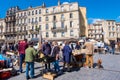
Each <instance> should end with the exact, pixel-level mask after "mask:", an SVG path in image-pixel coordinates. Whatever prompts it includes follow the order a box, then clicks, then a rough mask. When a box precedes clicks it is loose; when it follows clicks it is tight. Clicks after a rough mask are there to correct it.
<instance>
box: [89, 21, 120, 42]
mask: <svg viewBox="0 0 120 80" xmlns="http://www.w3.org/2000/svg"><path fill="white" fill-rule="evenodd" d="M88 35H89V38H94V39H100V40H103V41H104V42H106V43H110V41H112V40H115V41H117V39H120V23H117V22H116V21H115V20H102V21H97V22H95V23H93V24H90V25H89V29H88Z"/></svg>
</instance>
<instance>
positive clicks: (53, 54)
mask: <svg viewBox="0 0 120 80" xmlns="http://www.w3.org/2000/svg"><path fill="white" fill-rule="evenodd" d="M59 52H60V47H59V46H58V43H57V42H55V41H53V42H52V50H51V57H53V58H55V61H53V62H52V64H53V65H54V69H55V71H56V72H59V71H60V67H59Z"/></svg>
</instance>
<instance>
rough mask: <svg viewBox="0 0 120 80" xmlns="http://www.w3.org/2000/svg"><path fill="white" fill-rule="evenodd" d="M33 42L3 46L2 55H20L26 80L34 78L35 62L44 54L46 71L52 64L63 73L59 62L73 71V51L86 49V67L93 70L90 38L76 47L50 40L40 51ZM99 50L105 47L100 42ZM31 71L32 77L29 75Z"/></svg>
mask: <svg viewBox="0 0 120 80" xmlns="http://www.w3.org/2000/svg"><path fill="white" fill-rule="evenodd" d="M115 44H116V43H115V42H114V41H113V42H111V44H110V46H111V48H112V54H115ZM33 45H34V42H33V41H29V42H28V41H27V39H25V40H22V41H19V42H18V44H9V45H8V44H3V45H2V47H1V53H2V54H5V53H6V51H8V50H10V51H15V52H18V54H19V72H20V73H22V72H23V68H22V64H23V63H24V61H25V63H26V79H29V78H34V62H35V60H36V58H39V57H38V55H40V54H43V55H44V56H43V58H45V59H44V62H45V63H44V66H45V71H49V70H50V69H51V63H52V64H53V66H54V71H55V72H57V73H58V72H61V69H60V66H59V61H60V60H61V61H62V62H63V68H62V71H65V70H66V68H67V71H68V72H69V71H71V68H70V63H71V56H72V52H73V50H80V49H86V51H85V56H86V57H85V58H86V60H85V63H84V67H86V68H93V62H94V61H93V55H94V51H95V50H94V44H93V42H91V41H90V40H89V39H88V38H86V40H85V42H84V43H80V42H79V41H77V42H76V45H73V44H71V42H69V41H64V43H61V44H59V45H58V43H57V42H56V41H52V42H51V43H50V42H49V41H48V40H44V41H43V43H41V45H39V47H38V49H34V47H33ZM97 46H98V49H99V48H101V47H102V46H103V44H101V43H100V42H99V41H98V43H97ZM104 46H106V45H105V44H104ZM106 48H107V47H106ZM29 70H30V75H29Z"/></svg>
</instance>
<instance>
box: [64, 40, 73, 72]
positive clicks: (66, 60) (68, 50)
mask: <svg viewBox="0 0 120 80" xmlns="http://www.w3.org/2000/svg"><path fill="white" fill-rule="evenodd" d="M71 54H72V49H71V48H70V47H69V43H68V42H67V41H65V46H64V47H63V61H64V65H63V70H64V69H65V65H66V64H67V71H68V72H69V71H70V60H71Z"/></svg>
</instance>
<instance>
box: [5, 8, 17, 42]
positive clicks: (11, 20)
mask: <svg viewBox="0 0 120 80" xmlns="http://www.w3.org/2000/svg"><path fill="white" fill-rule="evenodd" d="M18 10H19V8H18V7H12V8H9V9H8V10H7V12H6V17H5V24H6V26H5V32H4V35H5V41H6V42H7V43H13V42H15V41H16V26H15V24H16V12H17V11H18Z"/></svg>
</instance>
